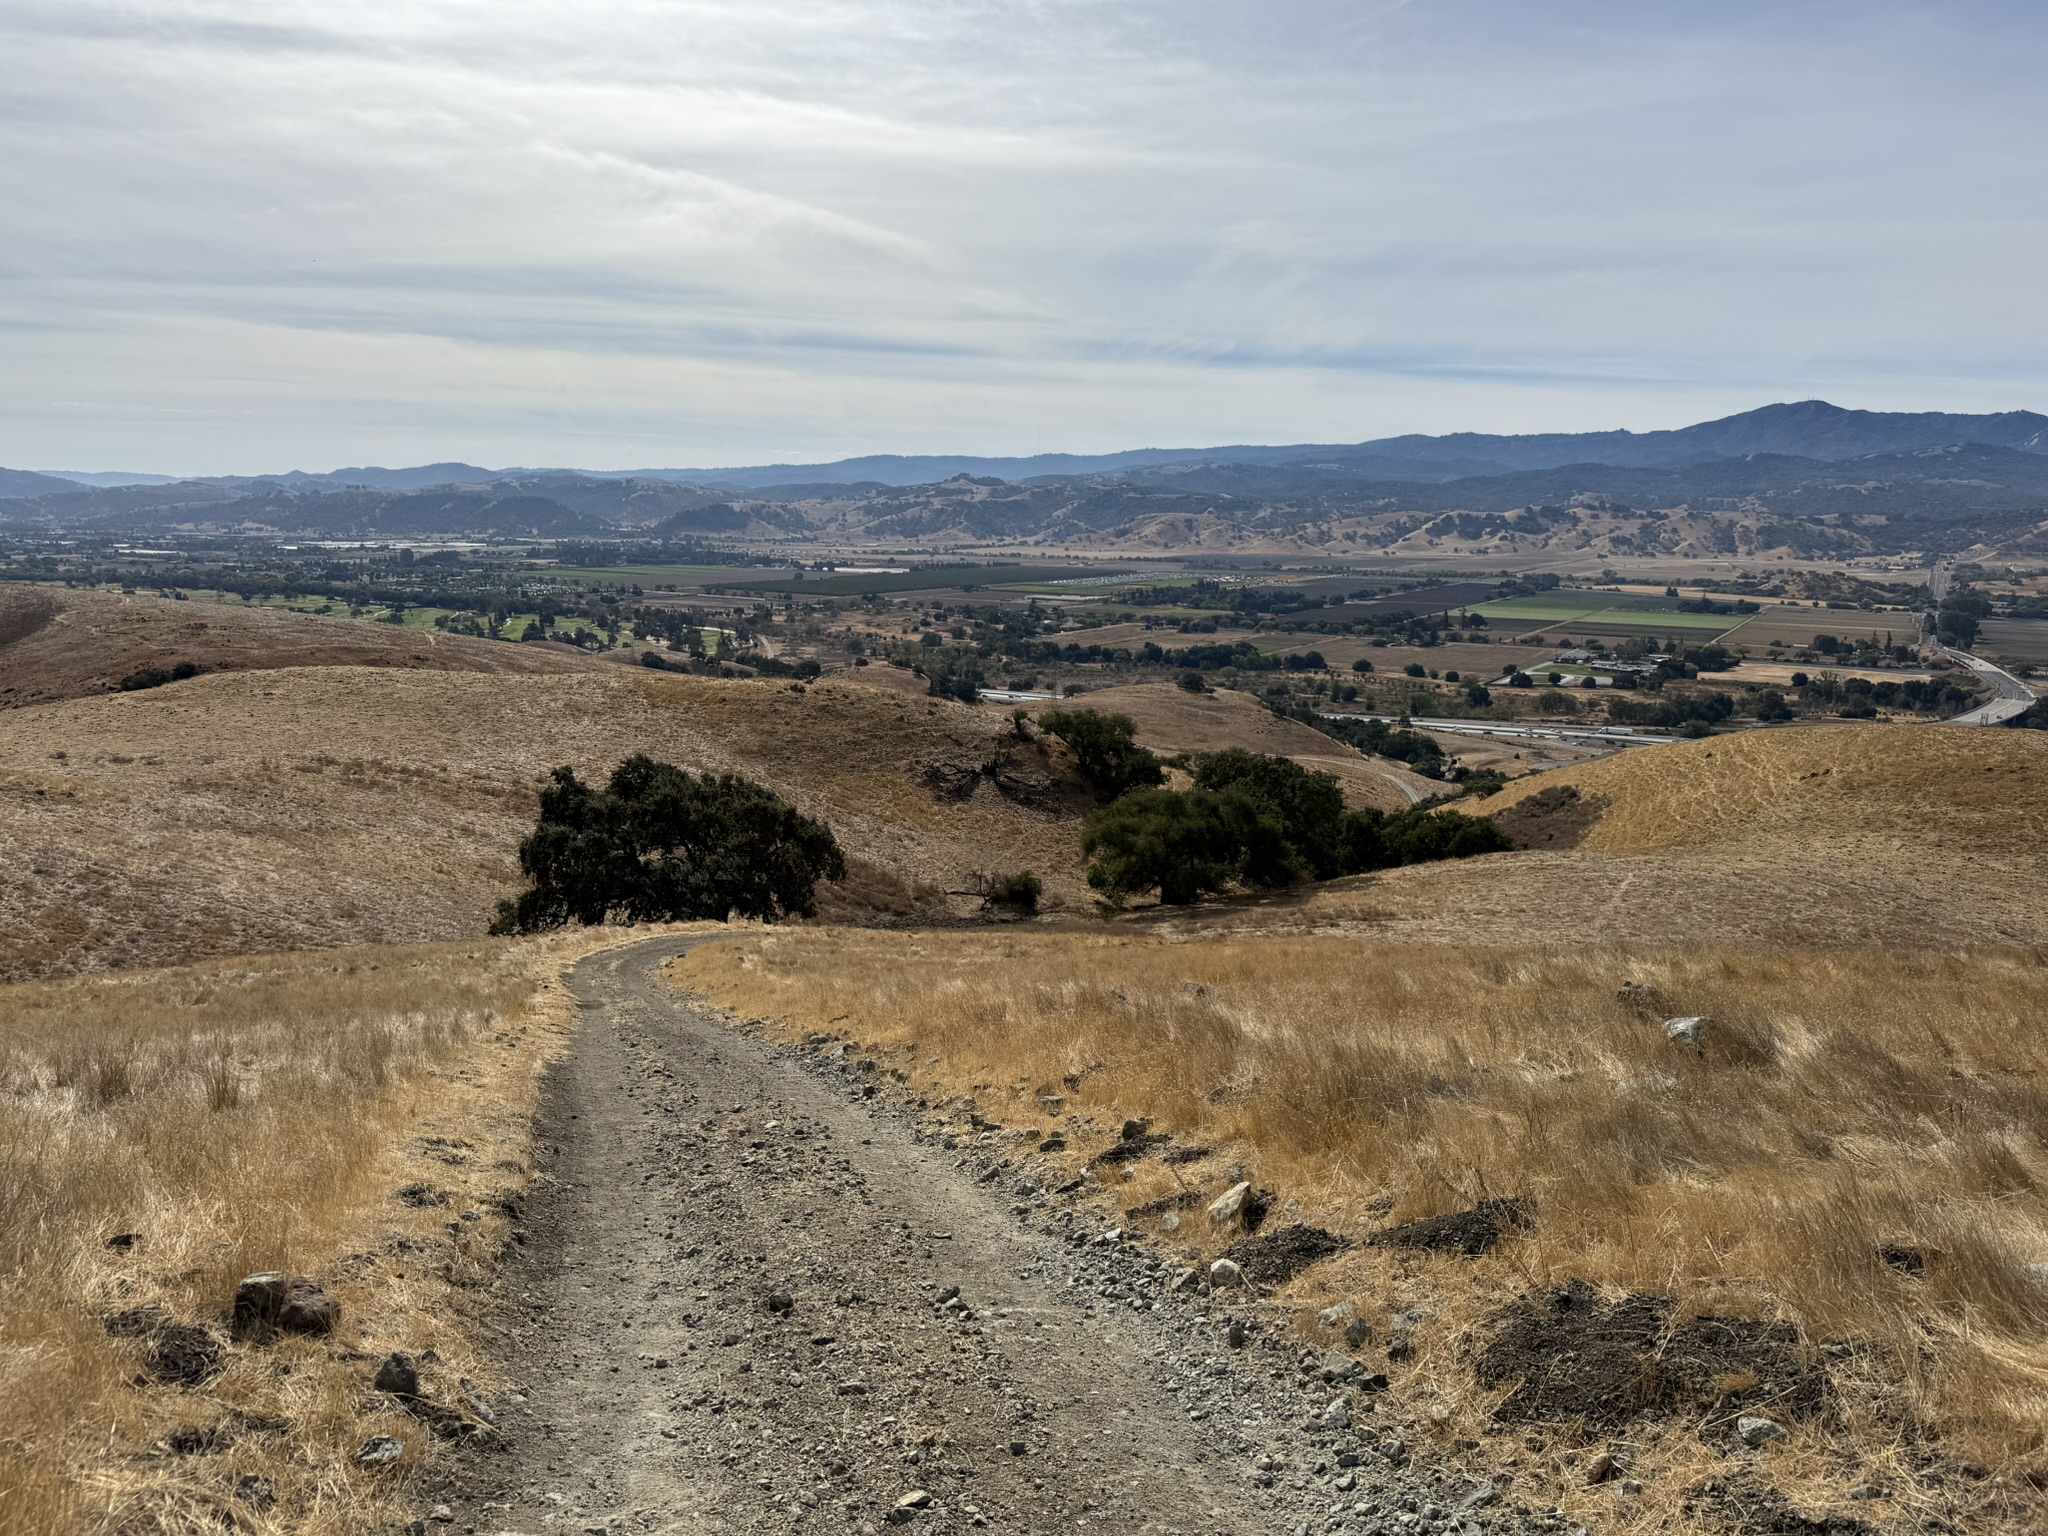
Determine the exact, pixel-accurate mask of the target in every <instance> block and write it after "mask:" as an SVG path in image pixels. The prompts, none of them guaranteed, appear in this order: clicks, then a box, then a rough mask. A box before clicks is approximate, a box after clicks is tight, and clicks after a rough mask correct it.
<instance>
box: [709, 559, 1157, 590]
mask: <svg viewBox="0 0 2048 1536" xmlns="http://www.w3.org/2000/svg"><path fill="white" fill-rule="evenodd" d="M1094 574H1098V573H1096V572H1090V571H1088V570H1086V569H1085V568H1084V569H1082V570H1076V569H1075V568H1074V567H1073V566H1070V565H1053V566H1030V565H948V566H935V567H933V568H931V569H929V570H922V571H875V572H866V571H852V572H847V571H840V572H835V573H832V574H829V575H817V576H802V575H795V574H792V575H787V576H771V577H767V578H765V579H756V580H739V581H733V580H718V581H709V582H706V583H705V585H707V586H716V587H720V588H723V589H724V590H726V591H730V592H778V593H782V592H786V593H790V594H793V595H796V594H805V593H808V594H810V595H813V596H817V597H862V596H865V595H866V594H868V593H870V592H875V593H889V592H957V591H959V590H961V589H962V588H966V587H976V588H980V587H997V588H1001V589H1002V590H1004V591H1012V590H1014V591H1018V592H1022V591H1025V590H1028V587H1029V586H1030V584H1032V583H1041V582H1042V583H1052V582H1056V581H1060V580H1061V579H1062V578H1067V579H1072V578H1076V577H1087V576H1090V575H1094ZM1099 574H1103V575H1111V576H1115V577H1117V578H1119V579H1122V580H1125V581H1128V580H1129V579H1130V576H1129V573H1128V572H1125V571H1118V570H1111V571H1105V572H1101V573H1099ZM1048 590H1050V591H1055V592H1067V593H1069V594H1073V595H1083V594H1086V593H1087V592H1088V590H1089V589H1088V588H1087V587H1083V586H1072V587H1069V586H1055V587H1049V589H1048Z"/></svg>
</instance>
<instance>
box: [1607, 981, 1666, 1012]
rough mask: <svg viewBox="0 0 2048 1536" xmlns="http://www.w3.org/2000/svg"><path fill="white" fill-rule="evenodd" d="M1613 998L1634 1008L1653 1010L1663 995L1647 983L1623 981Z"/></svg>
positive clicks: (1651, 984)
mask: <svg viewBox="0 0 2048 1536" xmlns="http://www.w3.org/2000/svg"><path fill="white" fill-rule="evenodd" d="M1615 996H1616V997H1618V998H1620V999H1621V1001H1623V1002H1624V1003H1627V1004H1629V1005H1630V1006H1631V1007H1635V1008H1654V1007H1655V1006H1656V1005H1657V1003H1658V1002H1659V1001H1660V1000H1661V999H1662V997H1663V993H1661V992H1659V991H1658V990H1657V988H1656V986H1655V985H1654V984H1653V983H1651V982H1647V981H1624V982H1623V983H1622V984H1621V985H1620V987H1618V988H1617V989H1616V991H1615Z"/></svg>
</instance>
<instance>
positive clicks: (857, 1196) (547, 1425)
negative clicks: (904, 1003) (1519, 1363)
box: [416, 939, 1562, 1536]
mask: <svg viewBox="0 0 2048 1536" xmlns="http://www.w3.org/2000/svg"><path fill="white" fill-rule="evenodd" d="M690 942H692V941H689V940H680V939H665V940H658V941H654V942H651V943H646V944H639V945H635V946H632V947H630V948H624V949H618V950H612V951H609V952H606V953H603V954H600V955H597V956H594V957H592V958H591V959H588V960H585V961H583V962H582V963H581V964H580V965H579V966H578V967H577V969H576V970H575V972H574V973H573V974H572V976H571V978H570V985H571V988H572V990H573V991H574V992H575V994H576V995H577V997H578V999H579V1001H580V1003H581V1005H582V1007H583V1009H584V1027H583V1029H582V1030H581V1032H580V1034H579V1038H578V1040H577V1044H576V1047H575V1049H574V1051H573V1053H572V1054H571V1056H570V1057H569V1058H568V1059H567V1060H566V1061H565V1062H564V1063H562V1064H561V1066H560V1067H558V1068H557V1069H556V1071H555V1073H554V1075H553V1078H552V1080H551V1082H550V1085H549V1087H548V1090H547V1094H546V1098H545V1102H544V1105H543V1111H542V1120H541V1124H540V1126H539V1128H538V1137H539V1143H540V1145H541V1147H542V1148H543V1150H544V1153H545V1156H544V1161H543V1168H544V1171H545V1174H546V1177H545V1178H544V1179H543V1180H542V1181H541V1184H540V1187H539V1189H538V1191H537V1192H536V1193H535V1194H534V1195H533V1196H532V1198H531V1199H530V1201H529V1202H528V1204H527V1207H526V1209H525V1210H524V1211H523V1212H522V1213H521V1227H520V1229H519V1242H518V1245H517V1248H516V1253H515V1256H514V1257H513V1258H512V1259H510V1260H509V1262H508V1267H507V1269H506V1271H505V1273H504V1277H503V1280H502V1287H501V1289H502V1295H503V1298H504V1299H503V1301H502V1303H501V1304H500V1305H499V1306H498V1307H497V1309H496V1311H495V1313H494V1315H493V1319H492V1324H493V1328H494V1330H495V1333H494V1336H493V1339H492V1343H493V1345H494V1347H495V1348H496V1350H497V1353H498V1355H499V1357H500V1359H501V1361H502V1362H503V1365H504V1368H505V1370H506V1373H507V1374H508V1375H509V1376H510V1377H511V1378H512V1379H513V1380H514V1381H516V1382H518V1383H519V1384H520V1390H519V1391H517V1392H515V1393H514V1394H512V1396H511V1398H510V1399H509V1400H507V1401H503V1402H501V1403H500V1404H499V1405H498V1415H497V1416H498V1420H499V1431H498V1433H496V1434H495V1435H492V1436H490V1437H488V1438H487V1439H485V1440H484V1441H482V1442H480V1443H479V1444H478V1445H477V1446H476V1447H475V1448H474V1449H471V1450H465V1451H464V1452H462V1453H461V1454H460V1455H459V1457H458V1458H457V1459H456V1460H455V1462H454V1464H453V1467H452V1470H451V1471H450V1472H449V1473H448V1475H447V1476H446V1478H445V1479H444V1481H443V1482H442V1483H441V1484H440V1485H439V1486H436V1487H430V1488H429V1489H427V1490H426V1496H427V1498H428V1500H429V1501H431V1502H433V1503H434V1504H436V1505H437V1507H436V1508H435V1509H434V1511H433V1518H432V1519H430V1520H429V1521H427V1522H424V1523H423V1524H422V1525H421V1526H419V1527H416V1529H423V1530H426V1531H430V1532H432V1531H470V1532H480V1533H489V1536H495V1533H500V1532H509V1533H521V1536H551V1533H557V1532H571V1533H578V1536H583V1533H598V1532H603V1533H606V1536H628V1533H640V1532H647V1533H670V1532H690V1533H697V1532H705V1533H724V1532H812V1531H817V1532H881V1531H884V1530H887V1529H892V1528H894V1529H902V1530H905V1531H906V1532H917V1533H938V1532H964V1531H967V1530H971V1529H979V1528H985V1529H988V1530H992V1531H996V1532H1005V1531H1009V1532H1017V1533H1020V1536H1021V1533H1050V1532H1054V1531H1062V1532H1068V1531H1096V1530H1099V1531H1113V1532H1153V1533H1160V1536H1167V1533H1195V1532H1202V1533H1253V1532H1280V1533H1299V1532H1310V1531H1313V1532H1325V1531H1345V1532H1359V1533H1372V1532H1387V1533H1408V1532H1449V1531H1458V1532H1468V1531H1479V1530H1484V1531H1490V1532H1501V1533H1508V1536H1516V1533H1520V1532H1524V1531H1534V1530H1540V1529H1546V1528H1558V1527H1559V1526H1560V1525H1561V1524H1562V1522H1559V1521H1557V1520H1556V1518H1555V1517H1554V1516H1544V1515H1539V1514H1534V1513H1531V1512H1527V1511H1524V1510H1521V1509H1519V1508H1518V1507H1515V1506H1513V1505H1511V1504H1509V1503H1508V1502H1507V1501H1506V1500H1505V1499H1503V1498H1502V1497H1501V1496H1500V1495H1499V1494H1498V1493H1497V1492H1496V1490H1494V1489H1493V1488H1491V1487H1490V1486H1487V1485H1482V1484H1475V1483H1474V1482H1473V1481H1471V1480H1470V1479H1467V1478H1464V1477H1461V1476H1458V1475H1457V1474H1455V1473H1453V1472H1450V1471H1441V1472H1433V1471H1430V1470H1426V1469H1423V1468H1421V1467H1420V1466H1418V1465H1416V1464H1413V1463H1411V1461H1410V1457H1409V1452H1408V1450H1407V1447H1406V1446H1405V1445H1404V1444H1403V1440H1402V1436H1401V1434H1400V1431H1399V1430H1398V1429H1397V1428H1396V1427H1394V1425H1393V1423H1392V1422H1391V1421H1392V1419H1393V1414H1392V1413H1391V1412H1390V1411H1389V1409H1388V1408H1387V1407H1385V1406H1384V1394H1382V1393H1378V1392H1374V1391H1371V1390H1369V1389H1368V1388H1369V1386H1371V1385H1376V1384H1377V1383H1372V1382H1369V1381H1362V1380H1361V1379H1360V1378H1359V1377H1358V1376H1357V1375H1355V1374H1352V1370H1353V1368H1352V1367H1351V1366H1350V1364H1349V1362H1348V1361H1346V1360H1345V1359H1344V1358H1343V1357H1337V1358H1336V1359H1335V1360H1334V1361H1330V1360H1325V1359H1324V1358H1323V1357H1322V1356H1321V1355H1320V1354H1319V1353H1317V1352H1314V1351H1309V1352H1307V1353H1304V1350H1303V1345H1302V1341H1301V1339H1300V1338H1299V1336H1298V1335H1293V1334H1290V1333H1289V1332H1287V1331H1286V1330H1285V1329H1283V1328H1282V1327H1280V1326H1279V1325H1278V1323H1277V1321H1276V1320H1274V1319H1273V1318H1271V1317H1270V1316H1262V1315H1261V1312H1260V1309H1259V1307H1258V1306H1257V1305H1256V1303H1255V1302H1254V1301H1252V1300H1250V1299H1248V1298H1246V1299H1238V1300H1226V1297H1228V1296H1234V1295H1236V1294H1238V1293H1226V1292H1217V1293H1214V1294H1213V1295H1212V1294H1209V1293H1208V1292H1207V1289H1206V1286H1204V1285H1201V1284H1198V1283H1191V1279H1192V1277H1190V1276H1189V1275H1188V1274H1187V1273H1186V1272H1185V1271H1183V1270H1181V1269H1180V1268H1179V1266H1178V1265H1177V1264H1176V1263H1175V1262H1173V1261H1172V1260H1171V1259H1170V1258H1169V1257H1168V1256H1166V1255H1162V1254H1159V1253H1157V1252H1154V1251H1149V1250H1147V1249H1144V1248H1142V1247H1141V1246H1140V1245H1138V1244H1136V1243H1135V1242H1131V1241H1128V1240H1126V1239H1125V1238H1124V1237H1123V1236H1122V1235H1120V1234H1115V1233H1114V1232H1113V1230H1112V1229H1108V1228H1106V1227H1104V1226H1102V1225H1101V1224H1100V1220H1099V1218H1097V1217H1095V1216H1093V1215H1091V1214H1090V1212H1089V1211H1088V1210H1087V1208H1086V1207H1085V1206H1082V1205H1079V1204H1077V1203H1076V1197H1075V1196H1074V1195H1073V1194H1072V1192H1068V1193H1065V1194H1060V1193H1053V1192H1047V1191H1043V1190H1041V1189H1040V1188H1039V1187H1038V1185H1037V1181H1036V1180H1035V1179H1033V1177H1032V1176H1031V1171H1030V1168H1029V1167H1028V1163H1029V1161H1030V1160H1029V1159H1023V1160H1016V1159H1011V1158H1006V1157H1004V1156H1003V1155H1001V1153H1002V1149H1001V1147H1000V1146H999V1145H991V1143H999V1142H1000V1138H999V1137H994V1136H990V1135H987V1134H986V1133H984V1134H983V1135H982V1136H979V1137H977V1136H976V1135H975V1134H974V1133H973V1132H972V1131H971V1130H970V1131H969V1132H968V1134H967V1135H965V1136H964V1137H955V1136H951V1135H946V1136H941V1135H939V1134H937V1133H935V1132H934V1131H933V1130H932V1129H931V1128H930V1127H929V1126H927V1125H926V1124H924V1123H922V1122H921V1121H920V1120H919V1117H918V1115H917V1112H916V1106H915V1104H909V1103H903V1102H899V1100H898V1098H897V1096H895V1095H893V1093H892V1092H891V1091H889V1090H888V1089H886V1088H883V1087H881V1086H879V1085H878V1084H877V1083H876V1081H875V1080H876V1078H877V1077H879V1076H880V1074H879V1073H875V1072H873V1071H865V1070H861V1069H860V1064H859V1063H857V1062H854V1061H850V1060H847V1059H845V1058H844V1057H843V1056H840V1055H838V1053H836V1052H832V1051H828V1050H822V1049H814V1050H811V1051H800V1050H793V1049H790V1048H787V1047H782V1046H778V1045H775V1044H772V1043H770V1042H767V1041H764V1040H762V1039H759V1038H756V1037H754V1036H752V1035H749V1034H746V1033H743V1032H740V1031H737V1030H734V1029H732V1028H730V1027H729V1026H727V1025H726V1024H723V1023H721V1022H719V1021H717V1020H715V1019H713V1018H710V1017H707V1016H706V1015H704V1014H702V1013H699V1012H698V1011H696V1010H694V1009H692V1008H691V1007H689V1006H688V1005H686V1004H684V1003H681V1002H679V1001H678V1000H677V999H675V998H674V997H673V996H672V995H670V994H669V993H667V992H666V991H664V990H663V989H661V988H660V987H659V986H658V984H657V983H656V981H655V978H654V974H653V973H654V969H655V968H656V967H657V966H658V965H659V963H660V962H661V961H662V960H664V959H665V958H667V957H668V956H670V955H673V954H676V953H678V952H679V951H680V950H682V949H684V948H686V947H688V945H689V943H690ZM698 942H701V941H698ZM870 1065H871V1064H870ZM963 1129H965V1128H964V1127H963ZM1332 1365H1334V1369H1326V1367H1330V1366H1332ZM1347 1375H1349V1376H1350V1379H1348V1380H1347V1379H1345V1378H1346V1377H1347ZM1333 1377H1334V1378H1336V1379H1335V1380H1334V1381H1333V1380H1332V1378H1333Z"/></svg>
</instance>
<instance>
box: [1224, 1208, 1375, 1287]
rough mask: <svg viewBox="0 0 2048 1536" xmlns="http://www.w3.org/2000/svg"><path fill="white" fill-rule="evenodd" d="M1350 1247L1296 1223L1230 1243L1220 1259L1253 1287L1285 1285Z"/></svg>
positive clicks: (1344, 1240)
mask: <svg viewBox="0 0 2048 1536" xmlns="http://www.w3.org/2000/svg"><path fill="white" fill-rule="evenodd" d="M1350 1246H1351V1242H1350V1240H1349V1239H1348V1238H1342V1237H1339V1236H1338V1235H1337V1234H1336V1233H1334V1232H1325V1231H1324V1230H1323V1229H1322V1228H1321V1227H1310V1226H1304V1225H1302V1224H1300V1223H1298V1222H1297V1223H1296V1224H1294V1225H1292V1226H1286V1227H1280V1228H1278V1229H1276V1230H1274V1231H1272V1232H1262V1233H1260V1234H1259V1235H1258V1236H1257V1237H1247V1238H1245V1239H1244V1240H1243V1241H1241V1242H1236V1243H1232V1244H1231V1245H1230V1246H1229V1247H1228V1248H1226V1249H1224V1250H1223V1257H1224V1258H1226V1259H1229V1260H1230V1261H1231V1262H1233V1263H1234V1264H1236V1265H1237V1267H1238V1268H1239V1269H1242V1270H1243V1271H1244V1273H1245V1278H1246V1279H1248V1280H1250V1281H1251V1282H1252V1283H1253V1284H1254V1285H1285V1284H1286V1283H1287V1282H1288V1281H1289V1280H1292V1279H1293V1278H1294V1277H1295V1276H1296V1275H1298V1274H1300V1273H1301V1272H1302V1271H1303V1270H1305V1269H1307V1268H1308V1267H1309V1266H1310V1265H1312V1264H1320V1263H1322V1261H1323V1260H1324V1259H1327V1258H1329V1257H1331V1256H1332V1255H1333V1254H1339V1253H1342V1252H1344V1250H1345V1249H1347V1248H1349V1247H1350Z"/></svg>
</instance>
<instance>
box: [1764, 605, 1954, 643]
mask: <svg viewBox="0 0 2048 1536" xmlns="http://www.w3.org/2000/svg"><path fill="white" fill-rule="evenodd" d="M1815 635H1833V636H1834V637H1835V638H1836V639H1838V640H1877V641H1882V640H1884V638H1885V637H1886V636H1887V635H1889V636H1890V637H1891V639H1892V642H1893V643H1894V644H1899V645H1908V644H1911V643H1912V642H1913V641H1915V640H1917V639H1918V638H1919V635H1920V621H1919V620H1918V619H1917V618H1916V617H1915V616H1914V615H1912V614H1910V613H1867V612H1863V611H1861V610H1850V609H1841V608H1791V607H1777V608H1766V609H1765V610H1764V611H1763V612H1762V613H1759V614H1753V615H1752V616H1751V617H1750V618H1749V619H1748V621H1747V622H1745V623H1743V624H1741V625H1739V626H1738V627H1737V628H1736V629H1734V630H1733V631H1732V632H1731V633H1729V634H1728V635H1727V636H1726V637H1725V638H1726V639H1727V640H1728V642H1729V643H1730V644H1731V645H1746V646H1748V647H1749V648H1750V649H1751V650H1753V651H1755V650H1762V649H1764V648H1765V647H1767V646H1769V645H1770V644H1771V642H1772V641H1776V642H1777V643H1778V644H1780V645H1786V646H1807V645H1811V644H1813V637H1814V636H1815Z"/></svg>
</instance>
